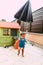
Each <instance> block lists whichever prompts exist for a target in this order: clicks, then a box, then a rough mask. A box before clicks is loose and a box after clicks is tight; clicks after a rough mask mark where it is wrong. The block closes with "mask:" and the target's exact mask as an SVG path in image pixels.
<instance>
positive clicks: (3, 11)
mask: <svg viewBox="0 0 43 65" xmlns="http://www.w3.org/2000/svg"><path fill="white" fill-rule="evenodd" d="M26 1H27V0H0V20H1V19H5V20H7V21H9V22H10V21H12V20H14V14H15V13H16V12H17V11H18V10H19V9H20V8H21V7H22V6H23V5H24V4H25V3H26ZM30 3H31V8H32V11H35V10H37V9H39V8H41V7H43V0H30Z"/></svg>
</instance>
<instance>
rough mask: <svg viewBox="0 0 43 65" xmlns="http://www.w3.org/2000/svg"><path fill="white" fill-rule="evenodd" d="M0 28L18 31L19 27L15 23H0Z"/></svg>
mask: <svg viewBox="0 0 43 65" xmlns="http://www.w3.org/2000/svg"><path fill="white" fill-rule="evenodd" d="M0 28H10V29H11V28H12V29H20V25H19V24H18V23H16V22H0Z"/></svg>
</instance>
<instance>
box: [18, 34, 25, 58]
mask: <svg viewBox="0 0 43 65" xmlns="http://www.w3.org/2000/svg"><path fill="white" fill-rule="evenodd" d="M25 42H26V40H25V33H21V38H20V40H19V47H18V55H19V54H20V50H22V56H23V57H24V48H25Z"/></svg>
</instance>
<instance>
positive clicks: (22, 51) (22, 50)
mask: <svg viewBox="0 0 43 65" xmlns="http://www.w3.org/2000/svg"><path fill="white" fill-rule="evenodd" d="M22 56H23V57H24V48H22Z"/></svg>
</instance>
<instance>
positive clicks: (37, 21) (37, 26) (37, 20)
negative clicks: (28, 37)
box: [18, 7, 43, 33]
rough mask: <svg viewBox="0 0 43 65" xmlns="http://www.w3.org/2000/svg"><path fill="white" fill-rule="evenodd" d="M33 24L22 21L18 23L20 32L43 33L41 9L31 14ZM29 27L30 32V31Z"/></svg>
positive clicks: (42, 11)
mask: <svg viewBox="0 0 43 65" xmlns="http://www.w3.org/2000/svg"><path fill="white" fill-rule="evenodd" d="M32 15H33V22H32V23H31V26H30V22H29V23H28V22H24V21H18V22H20V26H21V31H28V32H34V33H43V7H41V8H39V9H37V10H35V11H34V12H33V13H32ZM30 27H31V31H30Z"/></svg>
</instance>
